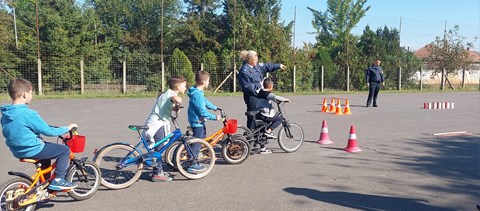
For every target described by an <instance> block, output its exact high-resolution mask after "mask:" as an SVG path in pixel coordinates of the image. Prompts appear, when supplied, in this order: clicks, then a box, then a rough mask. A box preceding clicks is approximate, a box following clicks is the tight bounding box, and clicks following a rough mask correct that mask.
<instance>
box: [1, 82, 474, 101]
mask: <svg viewBox="0 0 480 211" xmlns="http://www.w3.org/2000/svg"><path fill="white" fill-rule="evenodd" d="M476 91H479V85H470V86H466V87H465V88H464V89H462V88H461V87H455V90H452V89H450V87H445V90H443V91H442V90H440V88H439V86H428V87H424V89H423V90H419V89H404V90H401V91H399V90H388V89H387V90H386V89H381V90H380V92H381V93H391V94H393V93H432V92H433V93H441V92H476ZM274 92H275V91H274ZM275 93H277V94H281V95H290V96H291V95H332V94H366V93H368V90H352V91H349V92H347V91H339V90H328V89H326V90H324V92H320V91H298V92H295V93H293V92H285V93H281V92H275ZM157 95H158V93H157V92H130V93H128V92H127V93H126V94H122V93H120V92H118V91H111V92H108V91H104V90H103V91H99V92H87V93H84V94H81V93H80V92H78V91H67V92H48V93H44V94H43V95H38V94H36V95H35V96H34V98H35V99H72V98H74V99H95V98H155V97H157ZM205 95H206V96H215V97H222V96H242V95H243V94H242V92H216V93H214V92H212V90H207V91H206V92H205ZM185 96H186V94H185V95H184V97H185ZM0 100H10V97H9V96H8V94H7V93H0Z"/></svg>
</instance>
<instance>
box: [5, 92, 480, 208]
mask: <svg viewBox="0 0 480 211" xmlns="http://www.w3.org/2000/svg"><path fill="white" fill-rule="evenodd" d="M285 97H287V98H289V99H291V100H292V102H291V103H289V104H287V105H286V109H287V114H288V117H289V118H290V120H291V121H292V122H296V123H298V124H299V125H301V126H302V127H303V129H304V131H305V138H306V142H305V143H304V145H303V146H302V148H301V149H300V150H299V151H297V152H295V153H284V152H283V151H282V150H281V149H280V148H279V147H278V144H277V143H276V142H275V141H271V142H270V144H269V147H271V148H272V149H273V150H274V153H273V154H269V155H253V156H250V157H249V158H248V160H246V161H245V162H244V163H243V164H241V165H228V164H225V163H224V162H223V161H222V160H221V159H219V160H218V161H217V165H216V166H215V168H214V169H213V171H212V172H211V173H210V174H209V175H208V176H207V177H206V178H203V179H200V180H186V179H184V178H183V177H182V176H181V175H180V174H179V173H176V172H172V173H173V174H176V175H177V176H176V178H175V180H174V181H172V182H168V183H153V182H150V181H149V180H148V172H145V173H144V174H143V176H142V177H141V178H140V180H139V181H138V182H137V183H135V184H133V185H132V186H131V187H129V188H127V189H123V190H108V189H105V188H103V187H101V188H100V190H99V191H98V192H97V193H96V194H95V195H94V196H93V197H92V198H91V199H89V200H86V201H80V202H72V201H71V199H70V198H68V197H66V196H59V197H57V198H55V199H53V200H52V201H51V202H49V203H42V204H40V205H39V206H37V207H39V208H40V209H41V210H132V209H136V210H475V209H476V208H475V206H476V204H478V203H479V201H480V93H479V92H457V93H450V92H447V93H414V94H385V93H380V95H379V100H378V104H379V107H378V108H372V107H370V108H366V107H365V98H366V94H348V95H334V96H332V95H302V96H297V95H286V96H285ZM325 97H328V98H330V97H340V98H345V99H349V101H350V107H351V110H352V113H353V114H352V115H343V116H336V115H333V114H328V113H321V112H320V109H321V103H322V101H323V98H325ZM184 99H185V100H186V101H188V97H184ZM208 99H209V100H210V101H211V102H213V103H214V104H216V105H218V106H219V107H221V108H223V109H224V110H226V112H227V114H228V115H229V117H230V118H236V119H238V120H239V122H240V123H241V124H245V120H246V118H245V116H244V115H243V113H244V111H245V105H244V103H243V100H242V97H208ZM154 100H155V99H153V98H139V99H58V100H36V99H34V100H33V102H32V105H31V107H32V108H33V109H35V110H37V111H38V112H39V113H40V115H41V116H42V117H43V118H44V119H45V120H46V121H47V122H48V123H49V124H52V125H66V124H68V123H77V124H78V125H79V133H81V134H83V135H86V136H87V146H86V150H85V152H84V153H82V154H79V156H88V157H89V158H90V159H91V158H92V153H93V151H94V149H95V148H100V147H102V146H104V145H106V144H109V143H112V142H120V141H126V142H130V143H132V144H134V143H136V141H137V137H136V133H135V132H133V131H131V130H129V129H128V128H127V126H128V125H129V124H143V123H144V121H145V118H146V117H147V115H148V113H149V112H150V110H151V107H152V105H153V103H154ZM437 101H440V102H454V103H455V109H449V110H447V109H445V110H424V109H421V108H422V107H423V103H424V102H437ZM7 103H9V101H7V100H0V104H7ZM185 106H187V104H186V103H185ZM323 120H327V122H328V129H329V136H330V139H331V140H332V141H333V142H334V143H333V144H330V145H319V144H317V143H315V142H316V141H317V140H318V139H319V135H320V129H321V123H322V121H323ZM179 123H180V125H181V127H182V129H183V128H185V127H186V126H187V121H186V109H185V110H183V111H182V112H181V113H180V121H179ZM352 125H354V126H355V128H356V135H357V141H358V144H359V146H360V148H361V149H362V150H363V151H362V152H359V153H355V154H352V153H347V152H345V151H343V148H345V147H346V145H347V141H348V137H349V130H350V126H352ZM220 127H221V123H220V122H208V124H207V131H208V133H211V132H213V131H215V130H217V129H218V128H220ZM454 131H467V132H468V133H470V134H469V135H463V136H452V137H435V136H433V134H434V133H442V132H454ZM1 140H2V142H4V138H3V136H2V137H1ZM47 140H48V141H55V140H56V139H55V138H47ZM0 154H1V155H2V156H0V182H1V183H3V182H5V181H6V180H8V179H10V178H12V177H11V176H9V175H7V172H8V171H11V170H14V171H21V172H24V173H28V174H31V172H32V170H33V166H32V165H31V164H25V163H19V162H18V160H17V159H14V158H13V156H12V155H11V153H10V152H9V150H8V149H7V148H6V145H5V144H4V143H2V144H1V145H0Z"/></svg>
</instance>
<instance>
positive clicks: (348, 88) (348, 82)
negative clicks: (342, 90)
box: [347, 66, 350, 92]
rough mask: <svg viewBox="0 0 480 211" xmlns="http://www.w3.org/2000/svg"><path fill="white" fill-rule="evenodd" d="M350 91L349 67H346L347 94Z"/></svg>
mask: <svg viewBox="0 0 480 211" xmlns="http://www.w3.org/2000/svg"><path fill="white" fill-rule="evenodd" d="M349 91H350V66H347V92H349Z"/></svg>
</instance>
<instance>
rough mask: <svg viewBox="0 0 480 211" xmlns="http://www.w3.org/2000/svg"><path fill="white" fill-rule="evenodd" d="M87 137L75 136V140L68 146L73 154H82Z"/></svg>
mask: <svg viewBox="0 0 480 211" xmlns="http://www.w3.org/2000/svg"><path fill="white" fill-rule="evenodd" d="M86 140H87V137H85V136H81V135H73V138H72V139H70V140H69V141H68V142H67V146H68V147H70V150H72V152H73V153H80V152H83V151H84V150H85V142H86Z"/></svg>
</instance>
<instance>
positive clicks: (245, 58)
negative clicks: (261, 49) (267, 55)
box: [240, 50, 257, 61]
mask: <svg viewBox="0 0 480 211" xmlns="http://www.w3.org/2000/svg"><path fill="white" fill-rule="evenodd" d="M255 56H257V52H255V51H252V50H249V51H246V50H243V51H241V52H240V59H241V60H242V61H248V60H250V59H252V58H253V57H255Z"/></svg>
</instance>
